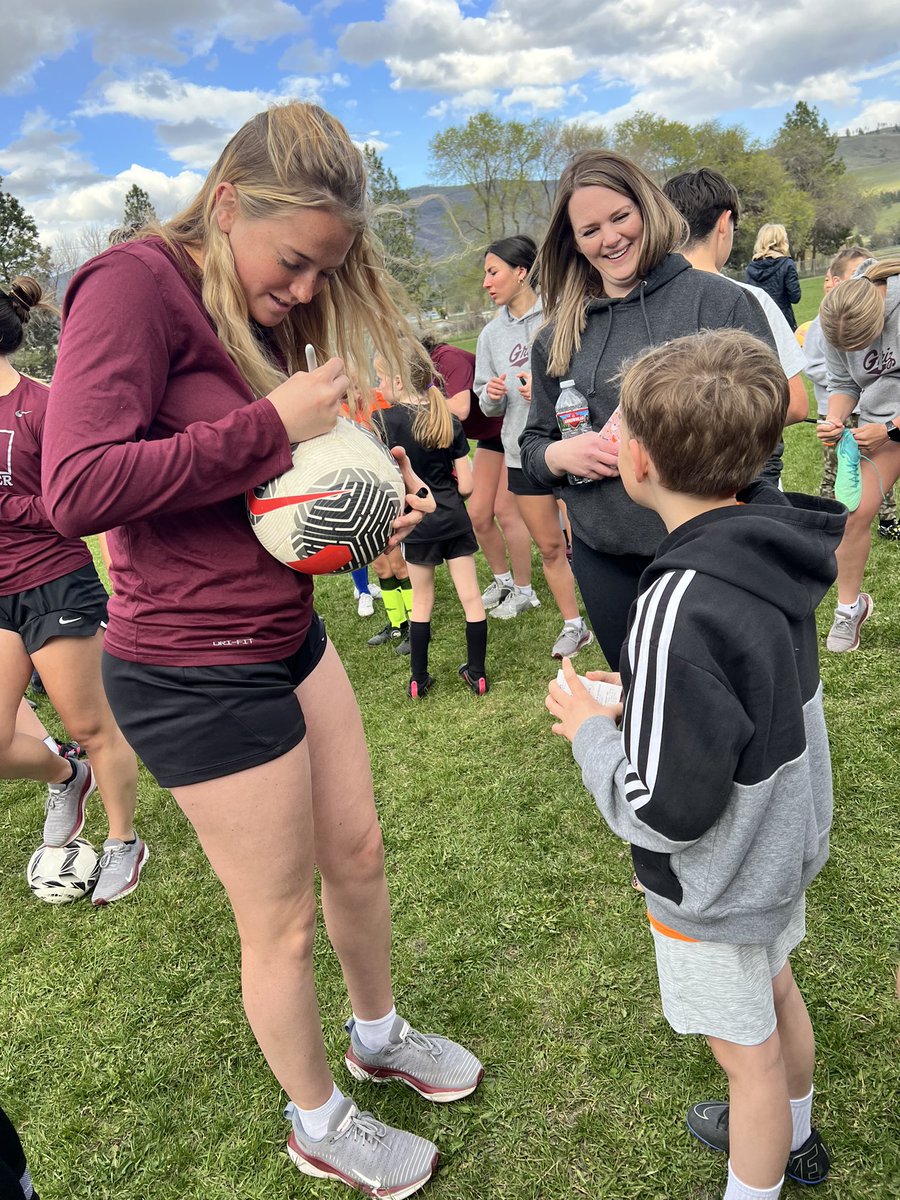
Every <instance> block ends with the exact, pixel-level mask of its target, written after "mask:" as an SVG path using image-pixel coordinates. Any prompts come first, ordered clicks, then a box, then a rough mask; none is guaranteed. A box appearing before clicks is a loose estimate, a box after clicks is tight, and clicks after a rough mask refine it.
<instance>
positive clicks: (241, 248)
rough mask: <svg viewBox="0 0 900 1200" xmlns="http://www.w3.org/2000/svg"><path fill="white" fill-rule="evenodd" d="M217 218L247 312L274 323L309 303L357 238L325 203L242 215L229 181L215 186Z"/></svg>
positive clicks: (270, 324) (259, 321) (263, 322)
mask: <svg viewBox="0 0 900 1200" xmlns="http://www.w3.org/2000/svg"><path fill="white" fill-rule="evenodd" d="M215 216H216V221H217V223H218V226H219V229H221V230H222V232H223V233H224V234H225V235H226V236H227V238H228V241H229V244H230V246H231V253H232V255H233V257H234V266H235V270H236V272H237V276H238V279H239V280H240V284H241V287H242V288H243V289H244V295H245V296H246V298H247V308H248V310H249V312H250V316H251V317H252V318H253V320H254V321H256V322H257V324H259V325H262V326H264V327H266V328H272V327H274V326H275V325H279V324H281V322H282V321H283V320H284V318H285V317H286V316H287V314H288V313H289V312H290V311H291V309H292V308H294V307H296V305H298V304H309V302H310V301H311V300H312V299H313V298H314V297H315V296H317V295H318V294H319V292H321V290H322V289H323V288H324V287H325V286H326V285H327V283H328V280H329V278H330V277H331V276H332V275H333V274H334V273H335V271H337V269H338V268H339V267H340V266H342V265H343V262H344V259H345V258H346V257H347V255H348V253H349V252H350V248H351V246H352V245H353V242H354V240H355V234H354V233H353V232H352V230H350V229H348V227H347V226H346V225H345V223H344V222H343V221H342V220H341V219H340V217H337V216H335V214H334V213H332V212H329V211H328V210H327V209H324V208H302V209H301V208H298V209H295V210H291V211H289V213H288V214H287V215H286V216H283V217H273V218H263V219H257V218H252V217H246V216H244V215H243V214H242V213H241V211H240V206H239V203H238V200H237V196H236V195H235V192H234V188H232V187H231V185H230V184H227V183H224V184H220V185H219V189H218V191H217V193H216V212H215Z"/></svg>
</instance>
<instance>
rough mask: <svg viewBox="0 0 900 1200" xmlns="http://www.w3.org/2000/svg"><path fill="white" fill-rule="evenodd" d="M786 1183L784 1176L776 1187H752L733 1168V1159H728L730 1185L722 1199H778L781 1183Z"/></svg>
mask: <svg viewBox="0 0 900 1200" xmlns="http://www.w3.org/2000/svg"><path fill="white" fill-rule="evenodd" d="M783 1183H784V1176H782V1177H781V1179H779V1180H778V1182H777V1183H776V1184H775V1186H774V1187H770V1188H752V1187H748V1186H747V1184H746V1183H741V1181H740V1180H739V1179H738V1177H737V1175H735V1173H734V1171H732V1169H731V1160H730V1159H729V1161H728V1187H727V1188H726V1189H725V1195H724V1196H723V1198H722V1200H778V1197H779V1196H780V1195H781V1185H782V1184H783Z"/></svg>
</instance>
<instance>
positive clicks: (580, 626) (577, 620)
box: [563, 617, 584, 633]
mask: <svg viewBox="0 0 900 1200" xmlns="http://www.w3.org/2000/svg"><path fill="white" fill-rule="evenodd" d="M563 629H575V630H577V631H578V633H584V617H572V618H571V619H570V620H568V621H563Z"/></svg>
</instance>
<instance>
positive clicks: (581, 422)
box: [556, 379, 591, 484]
mask: <svg viewBox="0 0 900 1200" xmlns="http://www.w3.org/2000/svg"><path fill="white" fill-rule="evenodd" d="M556 423H557V425H558V426H559V432H560V435H561V436H562V438H563V440H565V439H566V438H570V437H577V436H578V434H580V433H590V431H591V416H590V413H589V412H588V402H587V400H586V399H585V397H584V396H582V394H581V392H579V390H578V388H577V387H576V386H575V381H574V379H564V380H563V381H562V382H561V383H560V385H559V399H558V400H557V401H556ZM566 478H567V479H568V481H569V483H571V484H578V483H590V482H591V480H590V479H587V478H586V477H585V476H584V475H570V474H568V473H567V474H566Z"/></svg>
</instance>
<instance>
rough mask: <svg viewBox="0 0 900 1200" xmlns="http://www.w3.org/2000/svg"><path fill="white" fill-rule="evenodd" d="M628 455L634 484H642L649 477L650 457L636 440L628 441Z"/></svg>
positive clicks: (630, 439)
mask: <svg viewBox="0 0 900 1200" xmlns="http://www.w3.org/2000/svg"><path fill="white" fill-rule="evenodd" d="M628 454H629V455H630V457H631V469H632V471H633V473H634V478H635V482H636V483H643V482H644V481H645V480H646V479H648V478H649V475H650V464H651V459H650V455H649V454H648V453H647V451H646V450H645V449H644V447H643V446H642V445H641V443H640V442H639V441H638V440H637V439H636V438H629V439H628Z"/></svg>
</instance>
